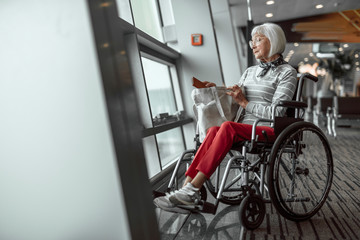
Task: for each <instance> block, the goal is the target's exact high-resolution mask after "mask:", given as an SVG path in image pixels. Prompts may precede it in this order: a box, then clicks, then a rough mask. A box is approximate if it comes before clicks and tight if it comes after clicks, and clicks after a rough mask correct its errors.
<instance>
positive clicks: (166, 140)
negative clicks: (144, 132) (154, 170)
mask: <svg viewBox="0 0 360 240" xmlns="http://www.w3.org/2000/svg"><path fill="white" fill-rule="evenodd" d="M156 139H157V144H158V148H159V154H160V160H161V167H162V169H164V168H166V167H167V166H168V165H169V164H171V163H173V161H174V160H175V159H176V157H177V156H178V155H179V153H181V152H182V151H184V149H185V146H184V141H183V136H182V131H181V128H180V127H178V128H174V129H171V130H169V131H166V132H162V133H159V134H157V135H156Z"/></svg>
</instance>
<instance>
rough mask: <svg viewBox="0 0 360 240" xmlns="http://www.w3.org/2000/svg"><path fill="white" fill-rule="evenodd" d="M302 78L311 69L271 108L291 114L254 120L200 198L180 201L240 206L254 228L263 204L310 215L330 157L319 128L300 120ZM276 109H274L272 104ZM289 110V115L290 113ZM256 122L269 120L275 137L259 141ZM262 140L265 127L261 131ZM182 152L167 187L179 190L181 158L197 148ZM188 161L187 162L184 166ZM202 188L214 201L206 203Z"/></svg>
mask: <svg viewBox="0 0 360 240" xmlns="http://www.w3.org/2000/svg"><path fill="white" fill-rule="evenodd" d="M305 80H312V81H315V82H316V81H317V78H316V77H314V76H312V75H310V74H307V73H306V74H302V75H301V76H300V78H299V80H298V86H297V90H296V94H295V96H294V98H295V100H292V101H284V102H280V103H279V104H277V106H276V107H286V108H287V110H290V109H292V110H293V111H292V114H287V116H286V117H276V116H275V110H273V119H271V120H269V119H258V120H257V121H256V122H255V123H254V124H253V128H252V136H251V140H249V141H245V142H243V143H242V144H241V146H233V147H232V149H231V150H230V152H229V154H228V156H227V158H229V160H228V161H222V162H223V163H224V164H221V165H220V166H219V167H218V168H217V170H216V172H215V173H214V174H213V175H212V176H211V178H210V179H208V180H207V181H206V182H205V184H204V186H203V187H202V188H201V189H200V196H201V201H200V202H199V204H198V205H195V206H191V207H189V206H185V205H184V206H179V207H181V208H185V209H188V210H190V211H193V212H205V213H212V214H216V211H217V208H218V206H219V203H220V202H222V203H225V204H228V205H240V207H239V217H240V222H241V225H242V226H243V227H245V228H246V229H249V230H253V229H256V228H258V227H259V226H260V225H261V223H262V222H263V219H264V217H265V213H266V208H265V203H272V204H273V205H274V207H275V208H276V209H277V211H278V212H279V213H280V214H281V215H282V216H283V217H285V218H287V219H289V220H292V221H304V220H307V219H309V218H311V217H312V216H314V215H315V214H316V213H317V212H318V211H319V210H320V208H321V207H322V205H323V204H324V202H325V201H326V199H327V196H328V194H329V191H330V188H331V184H332V178H333V158H332V153H331V149H330V146H329V143H328V141H327V138H326V137H325V135H324V133H323V132H322V131H321V129H320V128H319V127H317V126H316V125H314V124H313V123H310V122H305V121H304V120H303V116H304V113H305V110H306V108H307V104H306V103H303V102H301V101H300V100H301V90H302V86H303V83H304V81H305ZM274 109H275V108H274ZM289 115H291V116H289ZM260 122H270V123H271V124H272V126H273V127H274V130H275V135H276V140H275V142H269V141H265V142H259V141H257V136H255V128H256V126H257V125H258V124H259V123H260ZM263 134H264V137H265V139H267V136H266V132H263ZM195 142H196V145H195V147H194V149H190V150H186V151H184V152H183V153H182V154H181V156H180V157H179V159H178V161H177V163H176V166H175V168H174V171H173V173H172V176H171V178H170V181H169V184H168V187H167V191H168V192H170V191H173V190H176V189H178V187H179V186H178V171H179V168H180V165H181V164H183V163H186V164H190V163H191V161H192V159H193V157H194V155H195V153H196V151H197V149H198V147H199V146H200V142H199V137H198V135H196V137H195ZM187 166H188V165H187ZM205 186H206V188H207V190H208V191H209V192H210V194H211V195H213V196H214V198H215V203H213V204H212V203H209V202H207V201H206V200H207V191H206V188H205Z"/></svg>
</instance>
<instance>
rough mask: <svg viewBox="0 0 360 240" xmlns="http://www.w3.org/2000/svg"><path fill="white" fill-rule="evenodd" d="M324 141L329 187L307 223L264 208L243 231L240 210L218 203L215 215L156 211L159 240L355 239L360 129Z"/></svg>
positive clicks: (358, 232) (359, 226)
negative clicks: (329, 158)
mask: <svg viewBox="0 0 360 240" xmlns="http://www.w3.org/2000/svg"><path fill="white" fill-rule="evenodd" d="M328 139H329V142H330V145H331V148H332V152H333V158H334V179H333V185H332V188H331V192H330V194H329V197H328V200H327V202H326V203H325V205H324V206H323V207H322V209H321V210H320V211H319V212H318V214H316V215H315V216H313V217H312V218H311V219H310V220H308V221H304V222H299V223H297V222H292V221H289V220H287V219H285V218H284V217H282V216H281V215H280V214H278V213H277V211H276V209H275V208H274V207H273V205H272V204H271V203H267V204H266V215H265V219H264V221H263V223H262V224H261V226H260V227H259V228H257V229H256V230H254V231H246V230H243V229H242V228H241V227H240V222H239V213H238V209H239V206H228V205H225V204H222V203H220V205H219V208H218V210H217V213H216V214H215V215H212V214H205V213H192V214H177V213H170V212H165V211H163V210H160V209H156V212H157V216H158V223H159V229H160V232H161V236H162V239H164V240H165V239H166V240H167V239H187V240H188V239H221V240H222V239H360V161H359V160H360V147H359V146H360V127H358V126H355V127H354V126H353V127H352V128H339V129H338V137H337V138H336V139H334V138H332V137H328ZM208 195H210V194H208ZM208 201H210V202H211V201H213V199H211V198H210V200H209V197H208Z"/></svg>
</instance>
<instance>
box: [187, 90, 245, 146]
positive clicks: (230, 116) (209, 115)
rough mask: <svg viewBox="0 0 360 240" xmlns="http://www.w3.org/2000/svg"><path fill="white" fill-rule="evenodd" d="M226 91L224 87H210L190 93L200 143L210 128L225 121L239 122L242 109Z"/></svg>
mask: <svg viewBox="0 0 360 240" xmlns="http://www.w3.org/2000/svg"><path fill="white" fill-rule="evenodd" d="M226 91H227V90H226V87H210V88H196V89H194V90H193V91H192V92H191V97H192V99H193V101H194V106H193V109H194V113H195V117H196V119H197V124H198V131H199V137H200V142H202V141H203V140H204V138H205V135H206V131H207V130H208V129H209V128H210V127H212V126H220V125H221V124H222V123H223V122H225V121H234V122H237V121H239V119H240V116H241V114H242V110H243V108H242V107H240V105H239V104H237V103H236V102H235V101H234V99H233V98H232V97H231V96H229V95H227V94H226Z"/></svg>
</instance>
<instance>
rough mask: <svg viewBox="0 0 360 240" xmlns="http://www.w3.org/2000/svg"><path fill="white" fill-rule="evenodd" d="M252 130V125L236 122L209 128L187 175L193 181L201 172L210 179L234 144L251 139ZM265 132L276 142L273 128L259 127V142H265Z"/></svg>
mask: <svg viewBox="0 0 360 240" xmlns="http://www.w3.org/2000/svg"><path fill="white" fill-rule="evenodd" d="M251 130H252V125H249V124H244V123H236V122H224V123H223V124H221V126H220V127H211V128H209V130H208V131H207V133H206V137H205V139H204V141H203V142H202V144H201V146H200V147H199V149H198V151H197V153H196V154H195V157H194V159H193V161H192V163H191V165H190V167H189V169H188V170H187V172H186V173H185V175H186V176H189V177H191V178H192V179H193V178H194V177H195V176H196V174H197V173H198V172H199V171H200V172H202V173H203V174H205V176H206V177H207V178H210V176H211V175H212V174H213V173H214V172H215V170H216V168H217V167H218V166H219V165H220V163H221V161H222V160H223V159H224V157H225V156H226V154H227V153H228V152H229V151H230V149H231V147H232V146H233V144H235V143H238V142H241V141H245V140H250V139H251ZM263 130H265V131H266V133H267V135H268V140H269V141H275V133H274V129H273V128H271V127H267V126H258V127H256V135H258V136H259V137H258V140H259V141H265V138H264V136H263V134H262V131H263Z"/></svg>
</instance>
